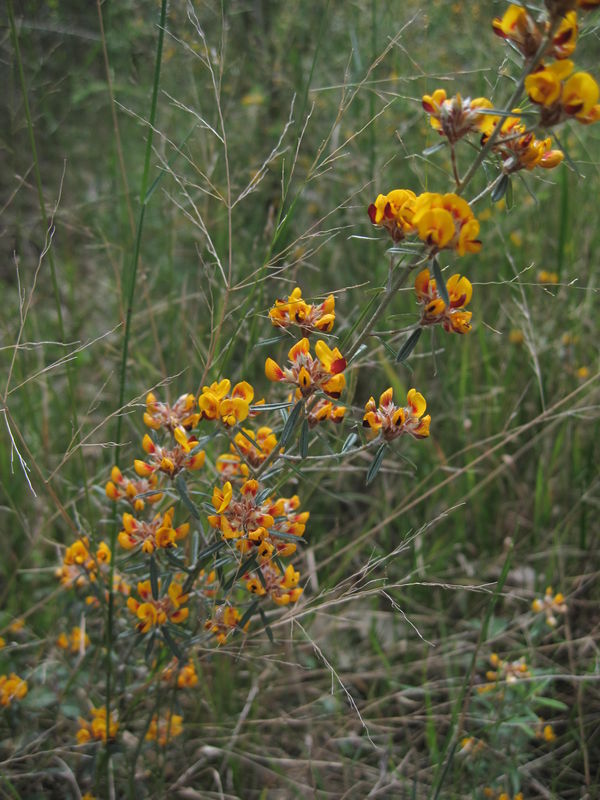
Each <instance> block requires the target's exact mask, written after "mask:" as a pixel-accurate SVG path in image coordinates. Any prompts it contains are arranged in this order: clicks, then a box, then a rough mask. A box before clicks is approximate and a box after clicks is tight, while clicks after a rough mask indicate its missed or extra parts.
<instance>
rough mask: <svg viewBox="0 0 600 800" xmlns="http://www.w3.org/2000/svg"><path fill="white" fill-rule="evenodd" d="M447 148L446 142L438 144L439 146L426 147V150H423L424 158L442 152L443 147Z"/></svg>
mask: <svg viewBox="0 0 600 800" xmlns="http://www.w3.org/2000/svg"><path fill="white" fill-rule="evenodd" d="M445 146H446V142H438V143H437V144H432V145H431V147H426V148H425V150H423V155H424V156H431V155H433V154H434V153H437V151H438V150H441V149H442V147H445Z"/></svg>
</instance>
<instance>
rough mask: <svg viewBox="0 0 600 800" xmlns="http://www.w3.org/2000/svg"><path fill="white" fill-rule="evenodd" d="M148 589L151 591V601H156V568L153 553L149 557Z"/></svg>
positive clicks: (157, 595)
mask: <svg viewBox="0 0 600 800" xmlns="http://www.w3.org/2000/svg"><path fill="white" fill-rule="evenodd" d="M150 588H151V589H152V599H153V600H158V597H159V594H158V567H157V566H156V559H155V558H154V553H153V554H152V555H151V556H150Z"/></svg>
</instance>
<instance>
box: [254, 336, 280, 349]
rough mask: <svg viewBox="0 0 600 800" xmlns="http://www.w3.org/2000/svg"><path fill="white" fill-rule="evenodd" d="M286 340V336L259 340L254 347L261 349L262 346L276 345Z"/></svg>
mask: <svg viewBox="0 0 600 800" xmlns="http://www.w3.org/2000/svg"><path fill="white" fill-rule="evenodd" d="M286 338H287V337H286V336H271V337H270V338H269V339H259V340H258V342H257V343H256V347H261V346H262V345H263V344H277V343H278V342H283V340H284V339H286Z"/></svg>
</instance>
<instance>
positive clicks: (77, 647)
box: [56, 627, 90, 655]
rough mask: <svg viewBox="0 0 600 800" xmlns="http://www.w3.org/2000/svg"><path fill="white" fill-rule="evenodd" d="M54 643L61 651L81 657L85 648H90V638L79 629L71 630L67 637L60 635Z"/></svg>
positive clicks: (63, 634)
mask: <svg viewBox="0 0 600 800" xmlns="http://www.w3.org/2000/svg"><path fill="white" fill-rule="evenodd" d="M56 643H57V645H58V646H59V647H60V648H62V649H63V650H70V651H71V652H72V653H81V654H82V655H83V653H85V650H86V648H87V647H89V646H90V637H89V636H88V635H87V633H86V632H85V631H82V630H81V628H79V627H75V628H73V629H72V630H71V633H70V635H69V636H67V635H66V634H65V633H61V634H60V636H59V637H58V639H57V640H56Z"/></svg>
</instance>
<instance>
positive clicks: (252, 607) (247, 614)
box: [238, 600, 258, 628]
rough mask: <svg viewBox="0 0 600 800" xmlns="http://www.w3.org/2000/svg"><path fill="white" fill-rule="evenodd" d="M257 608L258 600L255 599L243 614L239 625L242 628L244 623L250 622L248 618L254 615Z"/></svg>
mask: <svg viewBox="0 0 600 800" xmlns="http://www.w3.org/2000/svg"><path fill="white" fill-rule="evenodd" d="M257 609H258V600H255V601H254V602H253V603H252V604H251V605H250V606H248V608H247V609H246V611H245V612H244V615H243V616H242V618H241V620H240V621H239V623H238V626H239V627H240V628H243V627H244V625H245V624H246V623H247V622H248V620H249V619H250V618H251V617H252V615H253V614H254V612H255V611H256V610H257Z"/></svg>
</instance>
